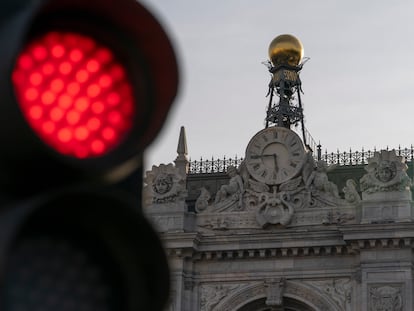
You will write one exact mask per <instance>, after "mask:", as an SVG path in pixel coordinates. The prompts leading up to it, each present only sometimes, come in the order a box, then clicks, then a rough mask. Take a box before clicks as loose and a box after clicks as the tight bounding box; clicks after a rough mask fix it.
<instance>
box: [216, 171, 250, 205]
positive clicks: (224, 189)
mask: <svg viewBox="0 0 414 311" xmlns="http://www.w3.org/2000/svg"><path fill="white" fill-rule="evenodd" d="M227 174H228V175H229V176H230V181H229V183H228V184H227V185H222V186H221V187H220V190H219V191H217V194H216V199H215V203H216V204H218V203H220V202H222V201H224V200H226V199H227V198H229V197H230V199H231V200H232V201H238V206H239V208H241V207H242V198H243V192H244V186H243V180H242V178H241V176H240V175H239V174H238V172H237V169H236V168H235V167H234V166H229V167H228V169H227Z"/></svg>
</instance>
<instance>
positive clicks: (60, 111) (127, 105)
mask: <svg viewBox="0 0 414 311" xmlns="http://www.w3.org/2000/svg"><path fill="white" fill-rule="evenodd" d="M12 80H13V84H14V87H15V93H16V97H17V99H18V102H19V105H20V108H21V110H22V112H23V114H24V116H25V117H26V119H27V121H28V123H29V124H30V126H31V127H32V128H33V130H34V131H35V132H36V133H37V135H39V137H40V138H41V139H42V140H43V141H44V142H45V143H47V144H48V145H50V146H51V147H52V148H54V149H55V150H56V151H58V152H60V153H62V154H65V155H69V156H73V157H76V158H88V157H97V156H101V155H104V154H105V153H107V152H108V151H110V150H111V149H113V148H114V147H116V145H118V144H119V143H120V140H122V139H123V138H124V137H125V135H126V134H127V133H128V131H129V130H130V129H131V127H132V124H133V118H134V114H135V106H134V99H133V94H132V86H131V83H130V82H129V80H128V79H127V75H126V73H125V69H124V67H123V66H122V64H121V63H120V62H119V61H118V60H117V59H116V58H115V56H114V55H113V54H112V52H111V51H110V50H109V49H108V48H107V47H105V46H102V45H100V43H98V42H97V41H95V40H94V39H92V38H90V37H87V36H85V35H83V34H79V33H71V32H51V33H47V34H45V35H44V36H42V37H39V38H37V39H36V40H35V41H33V42H31V43H30V44H29V45H28V46H27V47H26V48H25V49H24V50H23V51H22V53H21V54H20V55H19V57H18V59H17V61H16V65H15V68H14V71H13V76H12Z"/></svg>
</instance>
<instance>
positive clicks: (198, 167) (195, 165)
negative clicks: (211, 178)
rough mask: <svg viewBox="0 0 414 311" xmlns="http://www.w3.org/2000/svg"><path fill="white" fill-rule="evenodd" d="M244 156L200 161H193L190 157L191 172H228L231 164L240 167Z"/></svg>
mask: <svg viewBox="0 0 414 311" xmlns="http://www.w3.org/2000/svg"><path fill="white" fill-rule="evenodd" d="M242 161H243V158H238V157H237V156H236V157H235V158H233V159H232V158H228V159H227V158H226V157H224V158H223V159H214V158H211V160H203V158H201V159H200V161H196V160H195V161H191V159H190V171H189V172H190V174H208V173H224V172H227V168H228V167H229V166H234V167H239V166H240V164H241V163H242Z"/></svg>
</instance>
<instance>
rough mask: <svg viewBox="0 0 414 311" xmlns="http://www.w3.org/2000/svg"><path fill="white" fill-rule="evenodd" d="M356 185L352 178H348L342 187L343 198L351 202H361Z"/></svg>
mask: <svg viewBox="0 0 414 311" xmlns="http://www.w3.org/2000/svg"><path fill="white" fill-rule="evenodd" d="M356 187H357V184H356V182H355V181H354V180H352V179H348V180H347V181H346V186H345V187H344V188H343V189H342V191H343V192H344V195H345V200H346V201H347V202H349V203H351V204H359V203H360V202H361V197H360V196H359V193H358V190H357V188H356Z"/></svg>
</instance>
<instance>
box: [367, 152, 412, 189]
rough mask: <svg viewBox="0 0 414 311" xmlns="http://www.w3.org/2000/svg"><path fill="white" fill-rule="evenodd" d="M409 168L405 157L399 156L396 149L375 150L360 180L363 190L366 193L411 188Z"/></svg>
mask: <svg viewBox="0 0 414 311" xmlns="http://www.w3.org/2000/svg"><path fill="white" fill-rule="evenodd" d="M407 169H408V166H407V164H405V160H404V158H403V157H401V156H397V155H396V153H395V150H391V151H387V150H381V151H380V152H375V153H374V156H373V157H372V158H370V159H368V165H367V166H366V167H365V170H366V171H367V173H366V174H365V175H364V176H363V177H362V178H361V180H360V186H361V190H362V191H363V192H365V193H375V192H388V191H405V190H409V189H410V186H411V180H410V178H409V177H408V175H407V173H406V171H407Z"/></svg>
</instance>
